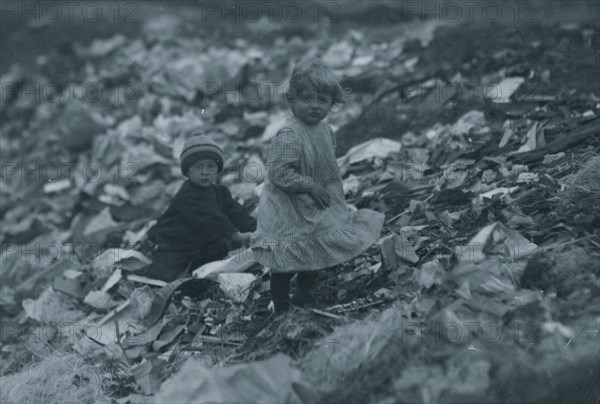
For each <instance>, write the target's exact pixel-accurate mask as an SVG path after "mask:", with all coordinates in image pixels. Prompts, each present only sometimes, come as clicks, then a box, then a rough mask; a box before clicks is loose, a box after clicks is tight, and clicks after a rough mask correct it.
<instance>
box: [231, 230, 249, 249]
mask: <svg viewBox="0 0 600 404" xmlns="http://www.w3.org/2000/svg"><path fill="white" fill-rule="evenodd" d="M250 236H252V233H240V232H239V231H238V232H237V233H235V234H234V235H233V239H234V240H235V241H237V242H238V243H240V244H242V245H243V246H244V247H248V246H249V245H250Z"/></svg>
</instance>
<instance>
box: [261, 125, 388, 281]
mask: <svg viewBox="0 0 600 404" xmlns="http://www.w3.org/2000/svg"><path fill="white" fill-rule="evenodd" d="M334 150H335V136H334V134H333V130H332V129H331V127H330V126H329V125H326V124H324V123H322V122H321V123H319V124H317V125H315V126H309V125H306V124H305V123H303V122H302V121H301V120H299V119H298V118H296V117H295V116H294V115H293V114H290V116H289V117H288V119H287V120H286V122H285V124H284V127H283V128H282V129H280V130H279V132H278V133H277V135H276V136H275V138H274V139H273V141H272V144H271V150H270V153H269V158H268V165H267V170H268V173H267V179H266V181H265V186H264V190H263V192H262V195H261V198H260V203H259V206H258V224H257V231H256V232H255V233H254V234H253V236H252V239H251V248H252V250H253V252H254V256H255V258H256V259H257V261H258V262H260V263H261V264H263V265H265V266H267V267H269V268H271V270H272V271H274V272H297V271H314V270H319V269H323V268H327V267H331V266H334V265H336V264H340V263H342V262H346V261H348V260H350V259H352V258H354V257H356V256H357V255H359V254H360V253H362V252H363V251H365V250H366V249H367V248H369V247H370V246H371V245H372V244H373V243H374V242H375V241H377V240H378V238H379V236H380V234H381V229H382V227H383V221H384V215H383V214H382V213H379V212H375V211H373V210H370V209H361V210H358V211H357V212H350V210H349V209H348V207H347V206H346V202H345V199H344V190H343V185H342V177H341V175H340V171H339V168H338V165H337V162H336V159H335V152H334ZM313 182H317V183H319V184H321V185H322V186H323V187H324V188H325V189H326V190H327V192H328V193H329V196H330V198H331V202H330V205H329V206H328V207H326V208H324V209H320V208H318V207H317V205H316V203H315V202H314V200H313V199H312V198H311V197H310V195H309V194H308V193H307V191H308V189H309V187H310V184H312V183H313Z"/></svg>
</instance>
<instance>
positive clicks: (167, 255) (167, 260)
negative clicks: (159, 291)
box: [135, 248, 194, 282]
mask: <svg viewBox="0 0 600 404" xmlns="http://www.w3.org/2000/svg"><path fill="white" fill-rule="evenodd" d="M193 257H194V254H193V252H189V251H172V250H164V249H160V248H159V249H157V250H156V251H155V252H154V253H153V254H152V264H150V265H148V266H146V267H144V268H142V269H140V270H139V271H136V272H135V274H136V275H140V276H145V277H148V278H151V279H160V280H162V281H165V282H172V281H174V280H175V279H177V278H179V277H180V276H181V275H182V274H183V272H184V271H185V269H186V268H187V266H188V265H189V263H190V261H191V260H192V259H193Z"/></svg>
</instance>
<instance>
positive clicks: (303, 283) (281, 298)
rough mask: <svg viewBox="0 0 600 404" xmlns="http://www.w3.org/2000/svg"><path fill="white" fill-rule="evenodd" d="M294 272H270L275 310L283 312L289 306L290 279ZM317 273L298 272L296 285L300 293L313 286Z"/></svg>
mask: <svg viewBox="0 0 600 404" xmlns="http://www.w3.org/2000/svg"><path fill="white" fill-rule="evenodd" d="M295 273H296V272H284V273H271V298H272V299H273V304H274V305H275V311H276V312H283V311H286V310H287V309H289V307H290V281H291V280H292V277H293V276H294V274H295ZM318 276H319V274H318V273H317V272H316V271H311V272H298V277H297V278H296V285H297V286H298V291H299V292H300V293H302V292H305V291H308V290H310V289H312V288H313V287H314V286H315V283H316V281H317V277H318Z"/></svg>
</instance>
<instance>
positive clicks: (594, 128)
mask: <svg viewBox="0 0 600 404" xmlns="http://www.w3.org/2000/svg"><path fill="white" fill-rule="evenodd" d="M595 132H600V124H599V122H598V117H596V118H594V119H593V120H592V121H591V122H588V123H587V124H585V125H583V126H582V127H580V128H577V129H575V130H573V131H572V132H571V133H569V134H567V135H564V136H561V137H559V138H558V139H556V140H554V141H553V142H550V143H548V144H547V145H546V146H545V147H542V148H541V149H537V150H532V151H529V152H524V153H517V154H513V155H512V156H509V157H508V158H509V159H513V160H516V161H517V162H518V163H523V164H528V163H532V162H534V161H536V160H541V159H543V158H544V156H545V155H546V154H554V153H558V152H560V151H563V150H565V149H568V148H570V147H573V146H575V145H577V144H579V143H581V142H583V141H585V140H589V139H590V138H591V135H593V134H594V133H595Z"/></svg>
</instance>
